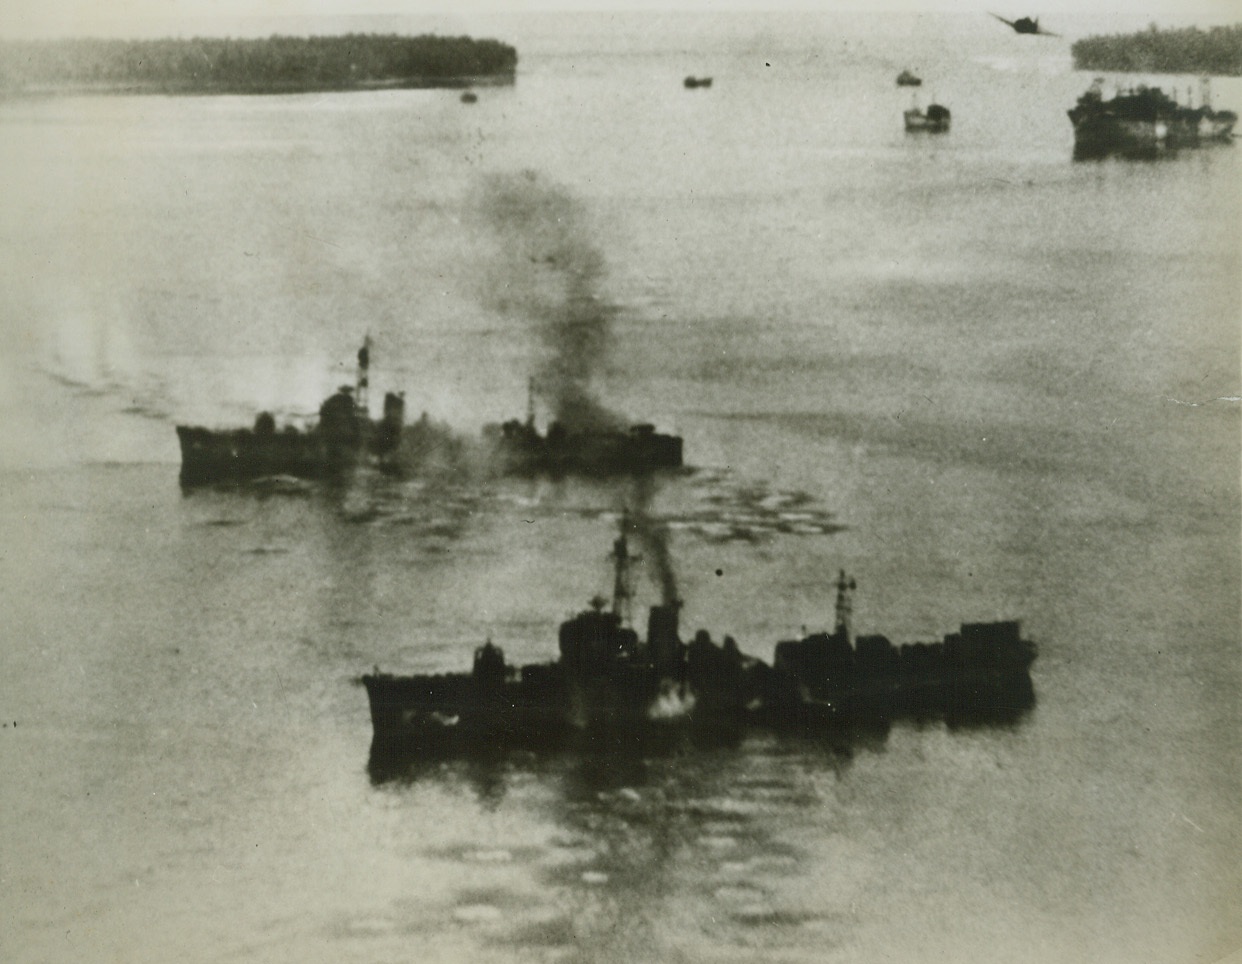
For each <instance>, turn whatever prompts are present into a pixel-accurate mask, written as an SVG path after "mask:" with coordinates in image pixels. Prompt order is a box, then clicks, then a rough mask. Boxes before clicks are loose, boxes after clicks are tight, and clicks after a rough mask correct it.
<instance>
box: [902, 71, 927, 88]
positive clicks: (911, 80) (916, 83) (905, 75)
mask: <svg viewBox="0 0 1242 964" xmlns="http://www.w3.org/2000/svg"><path fill="white" fill-rule="evenodd" d="M922 85H923V78H922V77H919V76H918V75H917V74H915V73H913V72H912V71H909V70H903V71H902V72H901V73H899V74H898V75H897V86H898V87H921V86H922Z"/></svg>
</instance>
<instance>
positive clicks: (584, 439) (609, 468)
mask: <svg viewBox="0 0 1242 964" xmlns="http://www.w3.org/2000/svg"><path fill="white" fill-rule="evenodd" d="M483 439H484V444H485V447H486V449H487V450H488V459H489V463H490V464H491V465H493V466H494V467H495V468H496V470H497V471H498V472H500V473H501V474H503V475H519V476H533V475H548V476H552V477H561V476H566V475H584V476H598V477H609V476H621V475H647V474H650V473H652V472H657V471H661V470H669V469H680V468H682V465H683V462H682V448H683V444H682V439H681V437H680V436H678V435H665V434H663V433H661V432H657V431H656V430H655V426H654V425H651V424H649V423H642V424H637V425H631V426H629V427H628V428H624V429H623V428H610V427H600V428H569V427H567V426H566V425H565V424H564V423H563V422H561V421H559V420H556V419H554V420H552V421H551V422H549V423H548V427H547V430H546V431H545V432H540V431H539V429H538V428H537V427H536V425H535V390H534V382H533V380H532V382H531V384H530V386H529V387H528V395H527V404H526V420H525V421H521V420H519V419H516V418H514V419H509V420H508V421H506V422H503V423H501V424H498V425H488V426H486V427H485V428H484V430H483Z"/></svg>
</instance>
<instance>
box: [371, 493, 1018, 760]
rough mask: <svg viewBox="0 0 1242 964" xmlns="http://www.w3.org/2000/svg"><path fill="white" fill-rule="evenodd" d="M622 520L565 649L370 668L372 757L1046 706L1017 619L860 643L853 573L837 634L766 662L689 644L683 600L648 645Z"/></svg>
mask: <svg viewBox="0 0 1242 964" xmlns="http://www.w3.org/2000/svg"><path fill="white" fill-rule="evenodd" d="M626 527H627V523H626V520H625V519H624V517H623V519H622V531H621V535H620V537H619V538H618V539H617V540H616V542H615V543H614V546H613V553H612V558H613V560H614V565H615V567H616V575H615V584H614V593H613V602H612V606H611V608H605V606H606V600H604V599H603V598H602V597H596V599H595V600H593V601H592V605H591V608H590V609H588V610H585V611H583V612H581V613H579V614H578V615H576V616H574V617H573V618H571V619H569V620H567V621H566V622H564V623H562V624H561V626H560V631H559V634H558V642H559V648H560V657H559V658H558V659H556V660H554V661H551V662H546V663H535V664H529V665H525V666H521V667H518V666H513V665H510V664H509V663H508V662H507V661H506V659H505V656H504V652H503V650H501V649H500V647H498V646H496V645H495V644H494V643H492V642H491V640H490V639H489V640H488V641H487V642H485V643H484V644H483V645H482V646H481V647H479V648H477V649H476V650H475V651H474V661H473V667H472V669H471V670H470V671H469V672H460V673H442V674H424V675H412V676H397V675H393V674H391V673H382V672H380V671H379V669H378V668H377V669H376V670H375V671H374V672H372V673H370V674H367V675H364V676H362V677H361V680H360V681H361V683H362V685H363V686H365V688H366V691H367V697H368V700H369V703H370V710H371V723H372V730H373V738H372V744H371V759H372V765H373V767H375V768H379V769H381V770H382V769H384V768H385V764H386V763H387V762H391V761H392V760H396V759H404V758H407V757H412V758H417V757H423V756H430V757H437V756H445V755H456V754H468V753H471V752H478V751H497V750H506V749H515V748H520V749H526V750H535V751H538V750H548V749H557V748H563V747H565V746H568V745H573V744H574V743H575V742H577V741H579V740H580V739H581V738H582V737H584V736H588V735H593V736H594V737H595V739H596V743H595V745H605V744H606V745H611V744H613V743H615V742H617V741H618V740H621V741H636V742H638V743H642V742H643V741H647V740H660V739H667V738H671V737H674V736H676V735H677V734H685V733H690V734H694V735H697V736H698V737H707V738H709V739H711V740H713V741H731V740H735V739H737V738H738V737H739V736H740V735H741V734H742V733H743V732H744V731H745V730H746V729H747V728H748V727H763V728H766V729H771V730H774V731H777V732H791V733H800V734H810V735H814V734H816V733H828V732H832V731H834V730H839V729H840V728H841V727H848V726H850V725H853V724H862V725H870V724H877V723H878V724H881V725H887V724H888V723H890V722H891V721H893V720H896V719H899V718H904V717H913V718H919V719H922V718H944V719H946V720H948V721H949V722H951V723H993V722H1002V723H1003V722H1012V721H1014V720H1017V719H1018V718H1019V717H1020V716H1021V715H1022V714H1023V713H1025V712H1026V711H1027V710H1029V709H1030V708H1031V707H1032V706H1033V705H1034V690H1033V687H1032V684H1031V680H1030V675H1029V670H1030V666H1031V663H1032V662H1033V660H1034V659H1035V646H1034V644H1033V643H1031V642H1029V641H1027V640H1024V639H1022V637H1021V628H1020V625H1019V624H1018V623H1017V622H1013V621H1009V622H1000V623H988V624H966V625H963V626H962V628H961V631H960V632H959V633H955V634H952V635H950V636H947V637H945V639H944V641H943V642H941V643H934V644H914V645H910V646H902V647H900V648H898V647H894V646H893V645H892V644H891V643H889V642H888V640H886V639H884V638H883V637H880V636H863V637H859V639H858V640H857V641H855V640H854V638H853V633H852V629H851V627H850V615H849V614H850V612H851V609H852V592H853V589H854V581H853V580H852V579H847V578H846V576H845V574H844V572H842V573H841V576H840V579H839V581H838V584H837V588H838V595H837V625H836V629H835V630H834V632H833V633H831V634H828V633H824V634H818V635H812V636H808V637H806V638H804V639H802V640H798V641H788V642H782V643H779V644H777V646H776V653H775V663H774V665H772V666H769V665H768V664H767V663H765V662H763V661H762V660H761V659H758V658H756V657H753V656H749V655H746V654H744V653H743V652H742V651H741V649H740V648H739V647H738V645H737V643H736V642H735V641H734V640H733V639H732V638H731V637H728V636H726V637H725V638H724V640H723V642H722V643H720V644H717V643H716V642H714V641H713V640H712V638H711V636H710V634H709V633H708V632H706V631H705V630H700V631H699V632H697V633H696V634H695V636H694V638H693V640H692V641H691V642H689V643H688V644H687V643H683V641H682V639H681V636H680V632H679V625H678V623H679V610H680V606H681V604H680V602H679V601H678V600H676V599H670V598H665V599H664V600H663V601H662V602H661V603H660V604H659V605H657V606H653V607H651V609H650V612H649V615H648V620H647V638H646V640H642V639H640V638H639V636H638V634H637V632H635V630H633V629H632V628H630V627H629V625H628V620H627V618H626V616H627V612H628V600H629V598H630V590H629V588H628V587H629V577H628V567H629V564H630V562H631V560H632V559H633V557H632V556H630V554H629V551H628V546H627V541H626Z"/></svg>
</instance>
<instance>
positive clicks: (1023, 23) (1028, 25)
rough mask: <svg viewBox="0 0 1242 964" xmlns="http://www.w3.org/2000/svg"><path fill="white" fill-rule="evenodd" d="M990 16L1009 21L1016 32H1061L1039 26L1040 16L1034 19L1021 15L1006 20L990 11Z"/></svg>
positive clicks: (1041, 33) (1005, 21) (1048, 34)
mask: <svg viewBox="0 0 1242 964" xmlns="http://www.w3.org/2000/svg"><path fill="white" fill-rule="evenodd" d="M988 16H990V17H995V18H996V19H997V20H999V21H1000V22H1001V23H1007V24H1009V26H1011V27H1013V29H1014V32H1015V33H1030V34H1039V35H1040V36H1041V37H1059V36H1061V35H1060V34H1059V33H1053V32H1052V31H1051V30H1043V29H1041V28H1040V26H1039V17H1036V18H1035V19H1034V20H1032V19H1031V18H1030V17H1019V18H1018V19H1017V20H1006V19H1005V18H1004V17H1002V16H1001V15H1000V14H997V13H992V12H991V11H990V10H989V11H988Z"/></svg>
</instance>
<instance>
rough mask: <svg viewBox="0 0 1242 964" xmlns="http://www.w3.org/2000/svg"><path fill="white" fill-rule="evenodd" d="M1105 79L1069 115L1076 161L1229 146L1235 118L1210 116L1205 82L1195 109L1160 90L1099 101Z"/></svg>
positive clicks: (1227, 113)
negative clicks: (1188, 148) (1168, 150)
mask: <svg viewBox="0 0 1242 964" xmlns="http://www.w3.org/2000/svg"><path fill="white" fill-rule="evenodd" d="M1103 86H1104V79H1103V78H1102V77H1097V78H1096V79H1095V81H1094V82H1093V83H1092V84H1091V86H1090V87H1089V88H1088V89H1087V91H1086V92H1085V93H1084V94H1083V95H1082V96H1081V97H1079V98H1078V103H1077V104H1076V105H1075V106H1074V107H1072V108H1071V109H1070V110H1069V111H1068V114H1069V119H1070V122H1071V123H1072V124H1073V125H1074V155H1075V157H1080V158H1087V157H1101V156H1104V155H1107V154H1114V153H1116V154H1122V155H1126V154H1129V155H1133V156H1150V155H1154V154H1157V153H1159V152H1160V151H1161V150H1165V149H1176V148H1179V147H1198V146H1200V145H1201V144H1205V143H1212V142H1228V141H1230V140H1231V139H1232V137H1233V128H1234V125H1235V124H1237V122H1238V115H1237V114H1236V113H1234V112H1233V111H1230V110H1214V109H1213V108H1212V104H1211V88H1210V86H1209V81H1208V80H1207V78H1204V80H1203V81H1202V82H1201V86H1200V102H1199V106H1198V107H1191V106H1189V104H1185V105H1183V104H1179V103H1178V102H1177V100H1176V99H1175V98H1174V97H1173V96H1170V95H1169V94H1166V93H1165V92H1164V91H1163V90H1161V89H1160V88H1159V87H1146V86H1138V87H1134V88H1131V89H1129V90H1125V91H1118V92H1117V93H1116V94H1115V95H1114V96H1113V97H1112V98H1110V99H1108V100H1105V99H1104V91H1103Z"/></svg>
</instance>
